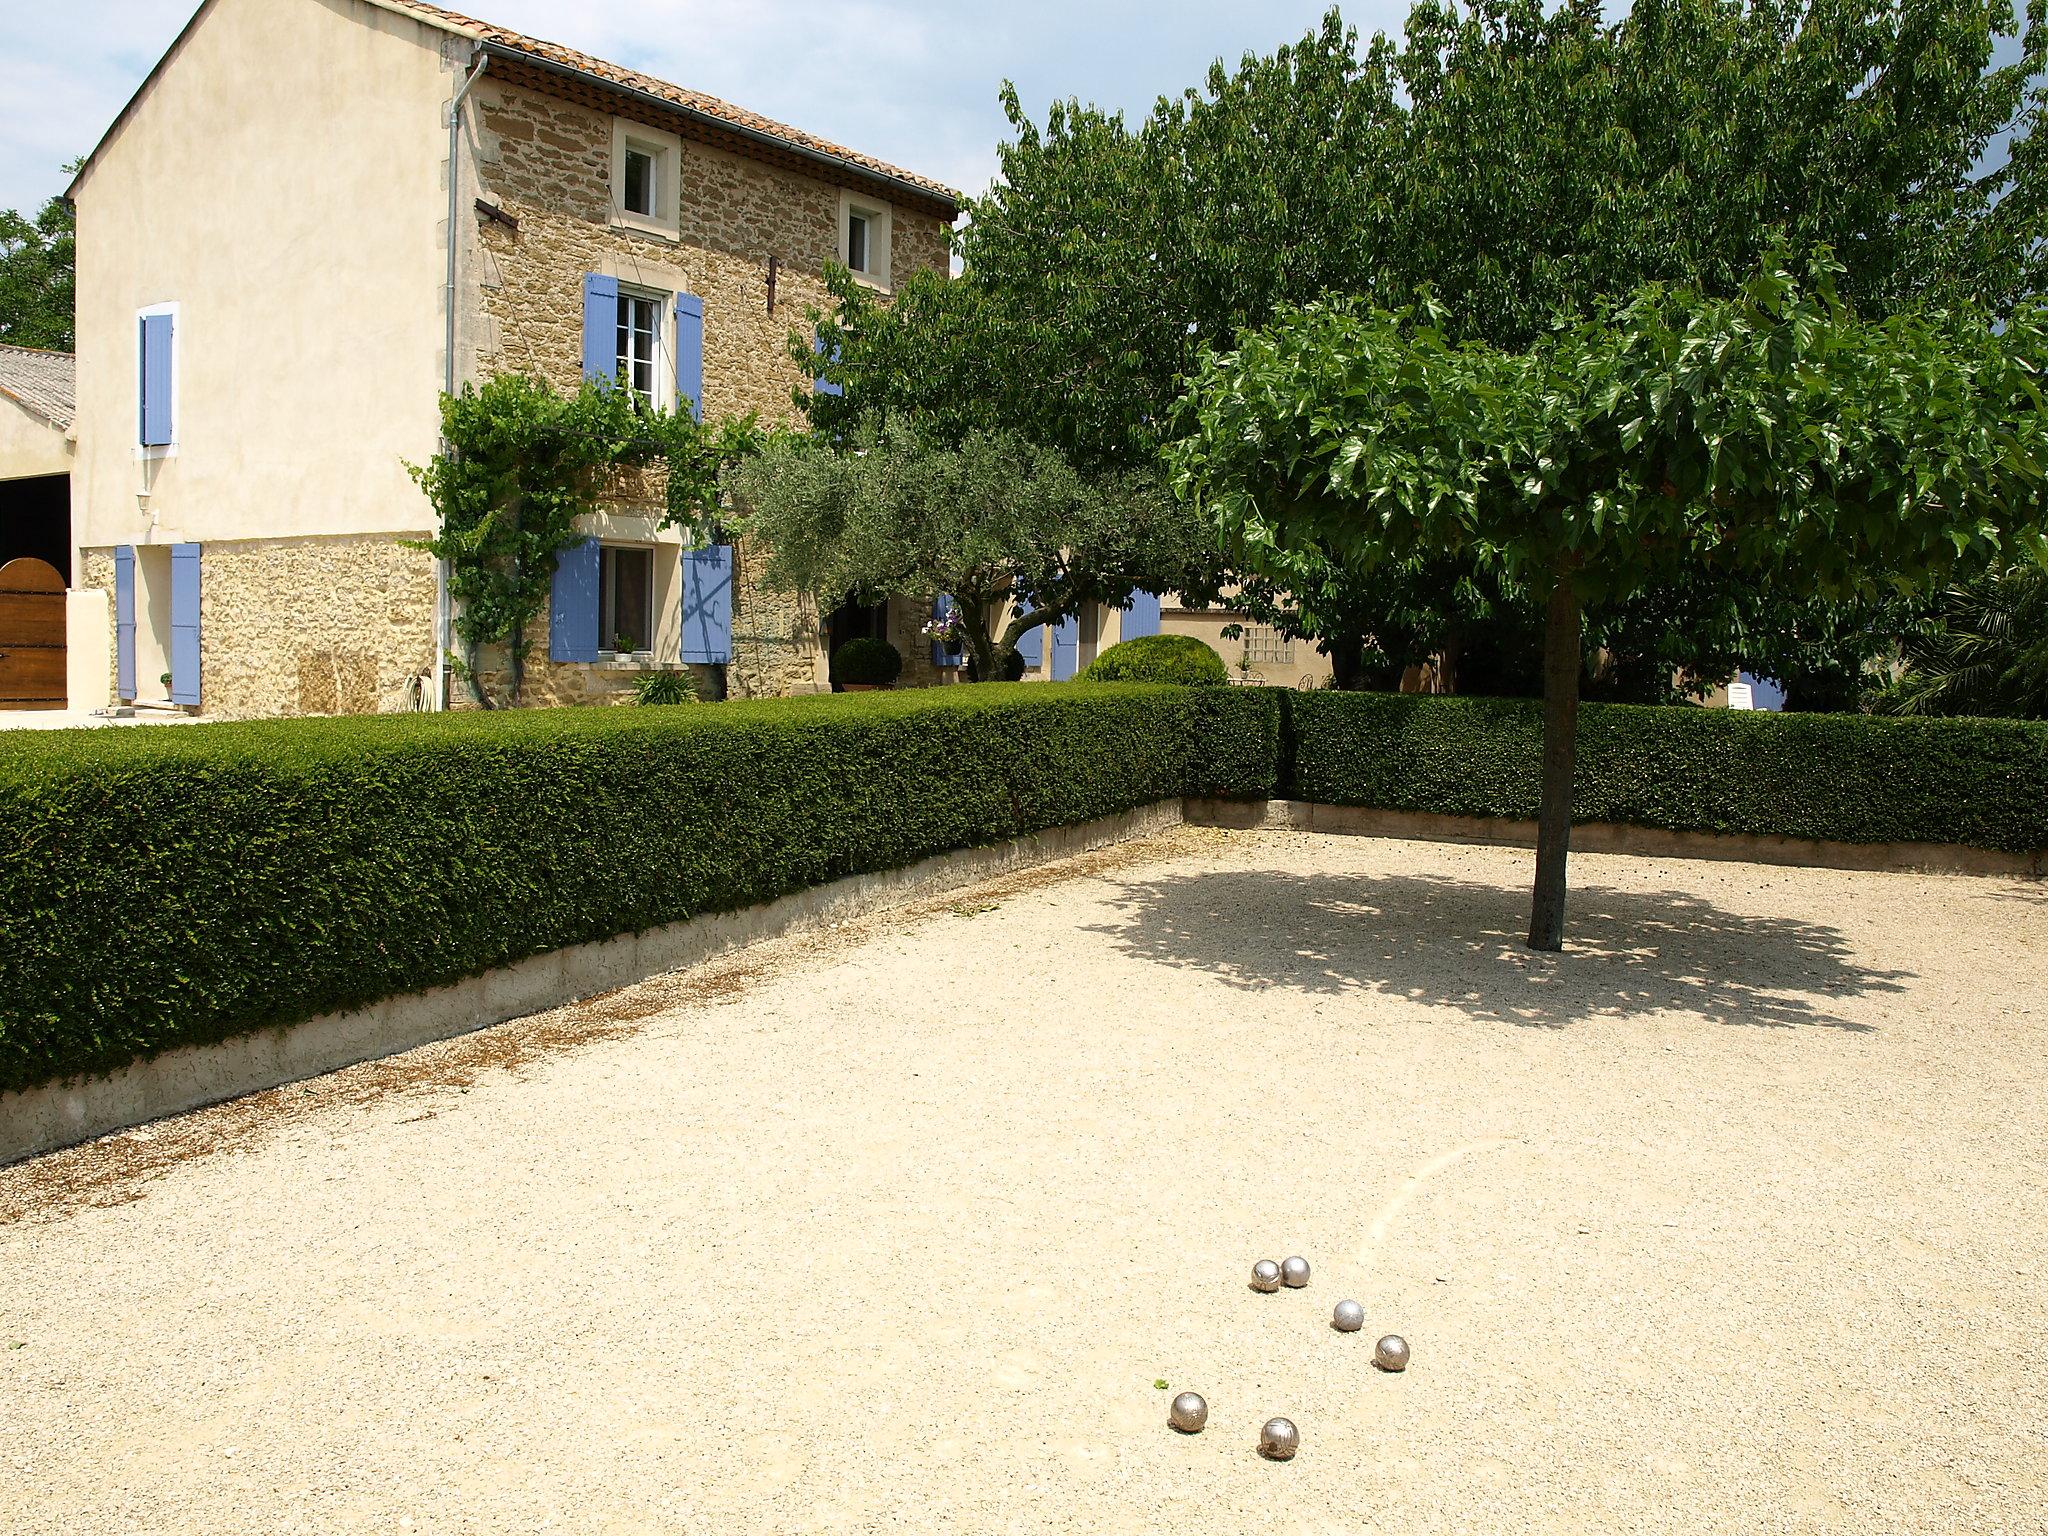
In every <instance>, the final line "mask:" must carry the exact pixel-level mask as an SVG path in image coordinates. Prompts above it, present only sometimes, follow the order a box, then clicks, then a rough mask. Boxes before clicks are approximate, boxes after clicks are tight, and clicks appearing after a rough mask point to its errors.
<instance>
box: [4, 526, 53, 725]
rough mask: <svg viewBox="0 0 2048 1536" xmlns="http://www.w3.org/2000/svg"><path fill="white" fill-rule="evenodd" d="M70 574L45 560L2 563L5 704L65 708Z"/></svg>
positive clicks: (20, 707) (23, 707)
mask: <svg viewBox="0 0 2048 1536" xmlns="http://www.w3.org/2000/svg"><path fill="white" fill-rule="evenodd" d="M65 702H66V694H65V683H64V578H63V577H62V576H60V575H58V574H57V570H56V567H54V566H52V565H49V564H47V563H46V562H44V561H41V560H10V561H8V562H7V563H6V564H5V565H0V709H62V708H63V707H64V705H65Z"/></svg>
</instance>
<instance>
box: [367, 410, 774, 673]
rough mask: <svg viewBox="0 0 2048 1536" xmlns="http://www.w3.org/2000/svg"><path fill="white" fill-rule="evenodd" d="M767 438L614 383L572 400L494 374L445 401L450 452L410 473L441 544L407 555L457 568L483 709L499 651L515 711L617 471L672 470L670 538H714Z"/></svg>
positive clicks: (666, 495) (466, 656) (467, 663)
mask: <svg viewBox="0 0 2048 1536" xmlns="http://www.w3.org/2000/svg"><path fill="white" fill-rule="evenodd" d="M759 435H760V434H759V431H758V429H757V427H756V425H755V422H754V418H753V417H752V416H751V415H749V416H744V417H738V418H734V419H731V420H727V421H724V422H722V423H719V424H717V425H715V426H714V425H709V424H706V423H702V422H699V421H698V420H697V419H696V418H695V417H694V416H692V415H691V414H690V413H689V412H688V411H654V410H650V409H649V408H648V407H647V405H646V404H645V402H644V401H641V400H639V399H638V398H636V397H635V396H634V395H633V394H632V393H631V392H630V391H628V390H626V389H623V388H621V387H620V386H619V385H618V384H617V383H615V382H614V381H612V380H608V379H607V380H589V381H586V382H585V383H584V384H583V386H582V388H580V389H579V390H577V392H576V393H575V394H573V395H563V394H560V393H558V392H556V391H555V390H554V389H553V388H551V387H550V386H549V385H548V384H547V383H546V382H545V381H543V380H541V379H537V378H533V377H530V376H527V375H524V374H497V375H493V376H492V377H491V378H489V379H486V380H485V381H484V382H483V383H482V384H481V385H472V384H466V385H464V386H463V388H462V390H461V392H460V393H459V394H454V395H443V396H442V397H441V444H442V445H441V451H440V452H438V453H436V454H435V455H434V457H433V458H432V459H430V460H429V461H428V462H427V463H425V464H424V465H420V464H409V465H407V466H406V467H407V469H408V470H409V471H410V472H411V474H412V477H413V479H414V480H416V481H417V482H418V483H419V486H420V489H421V490H422V491H424V492H425V493H426V496H427V499H428V501H429V502H431V503H432V504H433V507H434V511H435V514H436V516H437V517H438V519H439V522H440V531H439V532H438V533H437V534H436V535H435V536H434V537H433V538H430V539H423V540H419V541H417V542H412V541H408V542H409V543H410V544H411V547H413V548H418V549H424V550H426V551H427V552H428V553H430V554H432V555H435V556H436V557H438V558H440V559H442V560H445V561H446V562H447V563H448V590H449V595H450V597H451V598H452V600H453V603H454V607H455V620H454V624H455V638H456V641H457V642H458V643H459V645H460V647H461V663H462V666H461V670H462V672H463V673H464V675H465V676H466V677H467V678H468V681H469V685H470V689H471V691H472V692H473V693H474V694H475V696H476V700H477V702H478V703H479V704H481V705H483V706H484V707H485V708H486V709H488V708H492V707H494V705H495V704H496V703H497V702H498V701H497V700H494V699H493V698H492V697H491V695H490V692H489V690H488V689H487V687H486V686H485V684H484V680H483V676H482V673H481V669H480V667H479V665H478V657H479V654H480V653H481V651H482V650H483V648H484V647H485V646H494V645H502V646H504V647H505V651H506V656H507V660H508V670H509V673H510V689H509V697H508V699H507V701H506V702H509V703H512V704H517V703H518V702H519V699H520V692H521V688H522V685H523V683H524V679H525V667H526V654H527V647H528V645H529V643H530V640H531V630H532V626H533V624H534V623H535V621H536V620H537V619H539V617H540V615H541V613H542V611H543V610H544V609H545V608H546V606H547V600H548V590H549V587H550V584H551V583H552V581H553V579H554V574H555V562H556V560H557V558H558V557H559V556H560V554H561V552H562V551H563V550H565V549H567V548H569V547H570V546H571V545H573V544H575V543H577V542H578V541H579V540H581V539H582V538H584V537H585V533H584V532H583V531H582V530H579V529H578V528H577V526H576V523H577V519H578V518H581V517H585V516H587V515H589V514H591V513H593V512H596V511H597V510H598V508H599V507H600V506H601V505H602V504H603V503H604V502H605V501H606V499H607V496H608V493H609V492H610V491H611V489H612V488H613V485H614V481H615V477H616V475H617V473H618V472H619V471H623V470H636V469H659V470H662V471H664V472H665V480H666V484H665V488H664V491H663V516H662V519H661V523H662V526H663V527H681V528H684V529H686V530H688V531H690V532H691V533H692V534H694V535H697V536H699V537H709V536H713V535H714V533H715V529H716V524H717V520H718V511H719V506H720V490H719V486H720V481H721V478H722V475H723V473H724V471H725V470H726V469H727V468H728V467H729V466H730V465H732V464H734V463H736V462H737V461H738V460H739V459H741V458H743V457H745V456H746V454H748V453H749V452H751V451H752V448H753V446H754V445H755V443H756V442H757V440H758V438H759Z"/></svg>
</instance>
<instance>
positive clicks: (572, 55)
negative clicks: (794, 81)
mask: <svg viewBox="0 0 2048 1536" xmlns="http://www.w3.org/2000/svg"><path fill="white" fill-rule="evenodd" d="M382 3H383V4H385V5H387V6H388V7H390V8H391V9H393V10H397V11H405V12H409V13H411V14H412V15H415V16H418V17H419V18H421V19H422V20H424V21H429V22H433V23H435V24H437V25H440V26H443V27H446V28H448V29H450V30H452V31H455V32H459V33H462V34H464V35H466V36H469V37H473V38H476V39H477V40H478V41H480V42H485V43H491V44H494V45H496V46H497V47H500V48H507V49H511V50H512V51H514V52H517V53H523V54H529V55H531V56H532V57H533V58H535V59H538V60H542V61H545V62H547V63H550V64H555V65H558V66H561V67H563V68H567V69H573V70H575V71H576V72H578V73H579V74H584V75H589V76H591V77H593V78H595V79H598V80H603V81H606V82H608V83H610V84H612V85H616V86H621V87H623V88H624V89H626V90H630V91H640V92H644V93H645V94H647V95H649V96H653V97H656V98H658V99H659V100H662V101H666V102H669V103H672V104H673V105H675V106H677V107H680V108H682V109H683V110H684V111H686V112H696V113H701V114H703V115H704V116H706V117H710V118H715V119H717V120H718V121H720V122H723V123H728V124H730V125H731V126H732V127H734V128H738V129H741V130H743V131H746V132H750V133H758V134H764V135H766V136H768V137H769V138H773V139H776V140H779V141H780V142H782V143H784V144H787V145H789V146H791V147H792V148H794V149H799V150H805V151H808V152H809V153H811V154H815V155H824V156H826V157H828V158H830V159H833V160H838V161H841V162H843V163H844V164H845V165H846V166H847V167H848V168H849V169H851V170H855V171H866V172H868V173H870V174H872V175H875V176H880V177H883V178H886V179H888V180H891V181H900V182H905V183H908V184H909V185H910V186H912V187H915V188H917V189H918V190H919V191H922V192H924V193H925V194H926V195H927V196H929V197H932V198H934V199H936V200H937V201H939V202H942V203H949V204H951V205H952V206H953V207H955V208H957V207H959V205H960V204H961V202H962V201H963V199H962V197H961V195H960V194H959V193H958V192H956V191H954V190H953V189H952V188H951V187H949V186H947V185H945V184H944V183H943V182H938V181H934V180H932V179H931V178H930V177H929V176H920V175H918V174H917V173H916V172H915V171H906V170H904V169H903V168H902V167H900V166H894V165H891V164H889V163H888V162H887V161H886V160H877V159H876V158H875V157H874V156H872V155H863V154H860V153H859V152H857V151H855V150H851V149H847V148H845V147H844V146H843V145H839V144H834V143H832V142H831V141H830V140H829V139H821V138H819V137H818V136H817V135H816V134H811V133H805V132H804V131H803V130H802V129H801V128H792V127H790V126H789V125H788V124H787V123H778V122H776V121H775V120H774V119H773V118H767V117H763V116H761V115H760V114H759V113H758V112H749V111H747V110H746V109H745V108H744V107H736V106H734V105H733V104H732V103H731V102H729V101H721V100H719V99H718V98H717V97H716V96H707V95H705V94H704V93H703V92H702V91H691V90H685V89H684V88H683V87H681V86H679V85H671V84H669V83H668V82H667V81H666V80H657V79H655V78H654V76H652V75H643V74H641V73H639V72H638V71H637V70H631V69H626V68H623V67H621V66H620V65H617V64H610V63H607V62H606V61H605V60H603V59H599V58H593V57H592V56H591V55H589V54H587V53H579V52H577V51H576V50H575V49H573V48H565V47H563V46H562V45H561V44H560V43H549V42H543V41H542V40H540V39H539V38H535V37H528V36H526V35H525V34H524V33H521V32H513V31H510V30H508V29H507V28H504V27H496V26H492V25H491V24H490V23H489V22H484V21H477V20H475V19H473V18H471V17H468V16H464V15H461V14H460V13H458V12H455V11H450V10H445V9H443V8H442V7H441V6H438V5H428V4H426V3H425V0H382Z"/></svg>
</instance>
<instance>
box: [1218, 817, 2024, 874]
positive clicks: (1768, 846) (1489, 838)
mask: <svg viewBox="0 0 2048 1536" xmlns="http://www.w3.org/2000/svg"><path fill="white" fill-rule="evenodd" d="M1187 819H1188V821H1189V822H1190V823H1192V824H1194V825H1196V826H1203V827H1230V828H1234V829H1237V830H1239V831H1248V830H1251V829H1253V828H1261V827H1264V828H1276V829H1282V830H1287V831H1295V832H1333V833H1342V834H1347V835H1351V836H1358V837H1401V838H1412V839H1414V840H1415V841H1417V842H1430V843H1490V844H1495V845H1499V846H1502V847H1509V848H1533V847H1535V846H1536V823H1535V822H1533V821H1505V820H1496V819H1494V818H1492V817H1487V816H1439V815H1435V814H1433V813H1431V812H1428V811H1381V810H1374V809H1372V808H1371V807H1369V806H1360V805H1318V804H1316V803H1314V802H1312V801H1308V800H1189V801H1188V802H1187ZM1572 852H1573V853H1627V854H1634V855H1636V856H1638V857H1641V858H1657V859H1731V860H1735V861H1737V862H1741V863H1747V864H1797V865H1803V866H1806V867H1809V868H1815V869H1857V870H1871V871H1877V872H1897V873H1901V874H1907V873H1911V874H1939V875H2008V876H2020V877H2022V878H2025V877H2032V878H2036V879H2038V878H2040V876H2041V874H2042V862H2043V851H2042V850H2040V849H2036V850H2034V852H2032V853H2001V852H1999V851H1997V850H1995V849H1991V848H1962V847H1958V846H1956V845H1954V844H1951V843H1831V842H1822V841H1820V840H1818V839H1809V838H1795V837H1757V836H1752V835H1750V834H1747V833H1722V832H1668V831H1665V830H1663V829H1661V828H1658V827H1637V826H1630V825H1628V824H1626V823H1622V822H1609V821H1582V822H1576V823H1574V824H1573V826H1572Z"/></svg>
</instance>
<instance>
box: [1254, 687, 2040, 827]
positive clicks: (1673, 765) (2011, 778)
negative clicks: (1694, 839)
mask: <svg viewBox="0 0 2048 1536" xmlns="http://www.w3.org/2000/svg"><path fill="white" fill-rule="evenodd" d="M1288 706H1289V736H1290V742H1289V746H1290V749H1291V752H1292V757H1293V780H1292V793H1293V794H1294V795H1296V796H1298V797H1299V798H1301V799H1303V800H1311V801H1318V802H1321V803H1323V804H1327V805H1366V806H1374V807H1378V808H1380V809H1384V810H1398V811H1425V812H1431V813H1434V814H1437V815H1444V816H1484V817H1505V818H1512V819H1515V820H1527V819H1529V818H1531V817H1533V816H1535V814H1536V810H1537V798H1538V788H1539V778H1540V770H1541V762H1542V741H1543V723H1542V718H1541V715H1540V713H1539V711H1538V708H1537V706H1536V705H1535V704H1533V703H1530V702H1524V701H1520V700H1500V699H1461V698H1439V697H1431V696H1428V695H1417V694H1372V693H1334V692H1326V693H1314V694H1296V695H1292V696H1291V697H1290V698H1289V699H1288ZM1572 815H1573V817H1574V819H1575V820H1578V821H1601V822H1624V823H1629V824H1632V825H1635V826H1643V827H1663V828H1668V829H1671V830H1673V831H1681V832H1721V833H1746V834H1750V835H1753V836H1759V837H1790V838H1820V839H1825V840H1828V841H1833V842H1846V843H1886V842H1901V843H1953V844H1960V845H1963V846H1967V847H1974V848H1997V849H2004V850H2006V851H2008V852H2028V851H2032V850H2034V849H2040V848H2048V725H2042V724H2035V723H2032V722H2019V721H1993V720H1884V719H1875V718H1872V717H1870V716H1867V715H1776V714H1766V713H1762V712H1757V711H1745V710H1724V709H1698V708H1689V707H1676V708H1641V707H1638V706H1634V705H1626V704H1589V705H1587V706H1586V707H1585V709H1584V710H1582V711H1581V712H1580V715H1579V749H1578V772H1577V776H1576V784H1575V788H1574V792H1573V801H1572Z"/></svg>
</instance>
